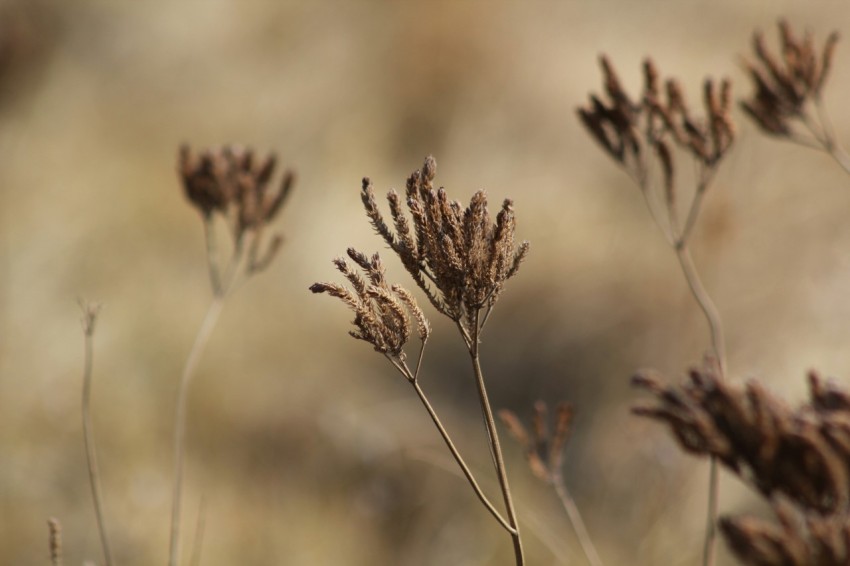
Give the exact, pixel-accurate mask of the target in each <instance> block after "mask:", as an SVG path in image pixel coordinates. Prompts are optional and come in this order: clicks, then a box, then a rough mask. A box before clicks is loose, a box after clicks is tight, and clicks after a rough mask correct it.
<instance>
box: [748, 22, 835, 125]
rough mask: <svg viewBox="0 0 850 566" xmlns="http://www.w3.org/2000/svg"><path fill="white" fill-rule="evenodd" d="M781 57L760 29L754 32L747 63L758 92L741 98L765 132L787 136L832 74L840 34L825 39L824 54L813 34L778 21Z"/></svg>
mask: <svg viewBox="0 0 850 566" xmlns="http://www.w3.org/2000/svg"><path fill="white" fill-rule="evenodd" d="M778 27H779V38H780V50H781V58H777V57H775V56H774V55H773V53H771V51H770V50H769V49H768V47H767V46H766V45H765V41H764V37H763V36H762V34H761V33H760V32H758V31H757V32H755V33H754V34H753V52H754V55H755V59H754V60H753V61H751V62H749V63H747V70H748V71H749V75H750V78H751V79H752V82H753V86H754V87H755V92H754V93H753V94H752V96H751V97H750V98H749V99H747V100H744V101H742V102H741V107H742V108H743V109H744V111H745V112H746V113H747V114H748V115H749V116H750V117H751V118H752V119H753V121H755V122H756V124H757V125H758V126H759V128H761V129H762V130H763V131H764V132H766V133H768V134H771V135H775V136H780V137H788V136H791V135H792V133H793V128H792V126H791V124H792V122H793V121H798V122H799V121H802V120H803V118H804V116H805V113H806V110H805V106H806V104H807V103H808V102H810V101H816V100H817V99H818V98H819V97H820V94H821V90H822V88H823V85H824V83H825V82H826V79H827V77H828V75H829V71H830V69H831V65H832V57H833V53H834V50H835V45H836V42H837V41H838V34H837V33H833V34H831V35H830V36H829V37H828V38H827V40H826V42H825V43H824V46H823V49H822V50H821V56H820V58H818V52H817V49H816V48H815V44H814V39H813V38H812V36H811V35H810V34H806V35H805V36H804V37H803V38H799V37H797V36H795V35H794V32H793V30H792V29H791V26H790V25H789V24H788V22H787V21H785V20H780V22H779V26H778Z"/></svg>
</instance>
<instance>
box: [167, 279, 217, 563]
mask: <svg viewBox="0 0 850 566" xmlns="http://www.w3.org/2000/svg"><path fill="white" fill-rule="evenodd" d="M224 299H225V294H224V293H222V294H219V295H215V296H214V297H213V300H212V302H211V303H210V306H209V308H208V309H207V313H206V315H205V316H204V320H203V322H202V323H201V326H200V328H199V329H198V334H197V335H196V336H195V342H194V344H192V349H191V350H190V351H189V356H188V357H187V358H186V364H185V365H184V366H183V372H182V374H181V376H180V389H179V391H178V393H177V413H176V417H175V423H174V485H173V486H172V495H171V540H170V543H169V557H168V564H169V566H177V564H178V563H179V557H180V500H181V496H182V488H183V459H184V457H185V455H186V454H185V452H186V447H185V443H186V402H187V399H188V397H189V385H190V383H191V381H192V377H193V376H194V375H195V369H196V368H197V366H198V361H199V360H200V358H201V353H202V352H203V351H204V348H205V347H206V345H207V342H209V339H210V336H211V335H212V331H213V329H214V328H215V324H216V322H217V321H218V317H219V315H220V314H221V310H222V308H223V307H224Z"/></svg>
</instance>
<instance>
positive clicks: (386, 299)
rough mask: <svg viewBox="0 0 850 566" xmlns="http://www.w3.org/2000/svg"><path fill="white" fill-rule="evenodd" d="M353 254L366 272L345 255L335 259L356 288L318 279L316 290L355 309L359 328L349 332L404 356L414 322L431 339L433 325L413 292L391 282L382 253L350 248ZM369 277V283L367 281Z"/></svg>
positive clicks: (313, 287)
mask: <svg viewBox="0 0 850 566" xmlns="http://www.w3.org/2000/svg"><path fill="white" fill-rule="evenodd" d="M347 253H348V257H349V258H351V259H352V260H353V261H354V262H355V263H356V264H357V265H358V267H360V269H361V270H362V271H363V273H364V274H365V277H364V276H363V275H361V274H360V273H358V272H357V270H355V269H354V268H352V267H351V265H350V264H349V263H348V262H347V261H346V260H345V259H344V258H337V259H335V260H334V261H333V263H334V266H335V267H336V268H337V270H338V271H339V272H340V273H342V274H343V276H345V278H346V279H347V280H348V282H349V283H350V284H351V286H352V287H353V289H348V288H346V287H344V286H342V285H337V284H334V283H314V284H313V285H311V286H310V291H312V292H313V293H327V294H328V295H330V296H332V297H336V298H338V299H341V300H342V302H343V303H345V304H346V305H347V306H348V307H349V308H350V309H351V310H352V311H354V321H353V322H352V324H354V326H355V330H353V331H351V332H349V334H351V336H353V337H354V338H356V339H358V340H363V341H365V342H368V343H370V344H372V346H373V347H374V348H375V350H376V351H378V352H380V353H382V354H386V355H388V356H391V357H394V358H397V359H404V352H403V350H404V346H405V344H406V343H407V341H408V340H409V338H410V333H411V329H412V323H411V320H410V315H412V316H413V320H414V321H415V324H416V330H417V333H418V335H419V338H420V339H421V340H423V341H424V340H427V338H428V335H429V334H430V325H429V324H428V321H427V320H426V319H425V315H424V314H423V313H422V311H421V310H420V309H419V307H418V305H417V304H416V301H415V299H414V298H413V296H412V295H411V294H410V293H409V292H408V291H407V290H406V289H404V288H402V287H401V286H399V285H393V286H391V287H390V286H389V285H388V284H387V282H386V278H385V273H384V267H383V264H382V263H381V258H380V257H379V256H378V254H375V255H373V256H372V257H371V258H369V257H367V256H366V255H365V254H363V253H360V252H358V251H357V250H355V249H354V248H349V249H348V252H347ZM367 281H368V283H367Z"/></svg>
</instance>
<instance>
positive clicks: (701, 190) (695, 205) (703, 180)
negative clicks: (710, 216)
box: [674, 171, 711, 246]
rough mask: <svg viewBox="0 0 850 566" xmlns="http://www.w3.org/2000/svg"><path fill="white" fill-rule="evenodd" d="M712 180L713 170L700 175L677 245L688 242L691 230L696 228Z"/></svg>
mask: <svg viewBox="0 0 850 566" xmlns="http://www.w3.org/2000/svg"><path fill="white" fill-rule="evenodd" d="M710 182H711V172H710V171H706V172H703V174H702V175H701V176H700V182H699V184H697V189H696V191H695V192H694V198H693V199H692V200H691V207H690V209H689V210H688V217H687V218H686V219H685V226H684V228H682V231H681V233H680V234H679V236H678V238H677V240H676V246H681V245H683V244H685V243H687V242H688V240H689V239H690V237H691V232H693V230H694V226H695V225H696V223H697V218H698V217H699V213H700V210H701V209H702V201H703V197H705V193H706V189H708V184H709V183H710ZM677 224H678V222H677ZM674 229H676V227H674Z"/></svg>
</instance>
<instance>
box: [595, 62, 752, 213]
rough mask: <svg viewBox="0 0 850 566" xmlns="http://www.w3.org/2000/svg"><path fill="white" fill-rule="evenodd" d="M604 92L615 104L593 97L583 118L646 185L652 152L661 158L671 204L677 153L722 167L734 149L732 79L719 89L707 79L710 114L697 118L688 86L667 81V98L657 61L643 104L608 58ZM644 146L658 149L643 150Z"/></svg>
mask: <svg viewBox="0 0 850 566" xmlns="http://www.w3.org/2000/svg"><path fill="white" fill-rule="evenodd" d="M602 69H603V76H604V90H605V93H606V95H607V97H608V99H609V102H603V101H602V100H601V99H600V97H598V96H593V95H592V96H591V98H590V100H591V104H590V106H588V107H585V108H580V109H579V110H578V115H579V118H580V119H581V121H582V123H583V124H584V126H585V128H587V130H588V132H589V133H590V134H591V136H592V137H593V138H594V139H596V140H597V141H598V142H599V143H600V144H601V145H602V147H603V148H604V149H605V151H606V152H607V153H608V154H609V155H610V156H611V157H612V158H614V159H615V160H616V161H617V162H618V163H620V164H622V165H623V166H625V167H626V168H627V169H628V170H629V171H630V172H631V173H632V176H633V177H634V178H635V179H636V180H637V181H638V183H639V184H641V186H642V187H643V188H646V186H647V172H648V171H650V162H649V160H650V159H651V157H652V155H654V157H655V158H656V159H658V160H659V165H660V166H661V172H662V174H663V175H664V179H663V182H664V183H663V186H664V191H665V195H666V200H667V202H668V203H670V204H672V203H673V202H674V200H675V199H674V194H675V190H674V188H675V187H674V185H675V182H674V176H675V175H674V174H675V171H676V170H675V167H674V162H675V158H674V152H673V149H674V148H675V149H678V152H679V153H686V154H689V155H690V156H691V158H692V159H694V160H695V161H696V163H697V164H698V165H699V166H700V167H701V168H702V169H703V170H704V171H710V170H713V169H714V168H715V167H717V165H718V163H719V161H720V160H721V159H722V158H723V156H724V155H725V154H726V152H727V151H728V150H729V148H730V146H731V144H732V141H733V139H734V134H735V129H734V125H733V121H732V117H731V105H730V103H729V100H730V97H731V94H730V88H731V86H730V83H729V81H723V82H722V86H721V87H720V89H719V91H718V90H717V89H715V87H714V83H713V82H712V81H710V80H708V81H706V84H705V88H704V96H703V99H704V105H705V113H706V117H705V118H704V119H696V118H694V117H692V116H691V113H690V111H689V109H688V105H687V103H686V101H685V96H684V93H683V91H682V88H681V87H680V86H679V83H678V82H677V81H676V80H675V79H666V80H664V81H663V83H664V91H665V96H664V99H663V100H662V95H661V92H660V90H661V87H660V85H661V82H662V80H661V78H660V73H659V72H658V68H657V67H656V65H655V64H654V63H653V61H652V60H651V59H647V60H645V61H644V64H643V75H644V88H643V94H642V97H641V99H640V103H639V104H633V103H631V102H630V99H629V97H628V95H627V94H626V93H625V92H624V90H623V88H622V85H621V84H620V81H619V79H618V78H617V76H616V73H615V72H614V69H613V66H612V65H611V63H610V61H608V59H607V58H606V57H603V58H602ZM644 146H649V147H651V148H653V150H654V152H652V153H649V154H648V153H647V152H644V151H641V148H642V147H644Z"/></svg>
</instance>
